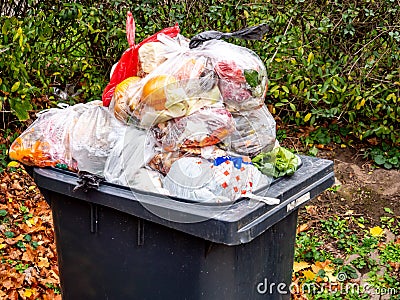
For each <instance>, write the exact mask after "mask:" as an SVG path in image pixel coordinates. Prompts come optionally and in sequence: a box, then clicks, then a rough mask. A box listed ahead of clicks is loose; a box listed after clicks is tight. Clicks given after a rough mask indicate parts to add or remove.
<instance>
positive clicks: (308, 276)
mask: <svg viewBox="0 0 400 300" xmlns="http://www.w3.org/2000/svg"><path fill="white" fill-rule="evenodd" d="M303 275H304V277H305V278H306V279H308V280H314V279H315V277H316V276H317V275H315V273H314V272H313V271H310V270H305V271H303Z"/></svg>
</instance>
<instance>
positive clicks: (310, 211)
mask: <svg viewBox="0 0 400 300" xmlns="http://www.w3.org/2000/svg"><path fill="white" fill-rule="evenodd" d="M306 211H307V213H308V214H309V215H311V216H315V215H317V214H318V211H317V207H316V206H315V205H309V206H306Z"/></svg>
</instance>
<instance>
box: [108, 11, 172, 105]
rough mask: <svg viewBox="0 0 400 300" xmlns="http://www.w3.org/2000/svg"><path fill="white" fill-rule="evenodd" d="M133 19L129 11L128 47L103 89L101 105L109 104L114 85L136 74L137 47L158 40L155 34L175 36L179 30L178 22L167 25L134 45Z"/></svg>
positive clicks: (137, 63)
mask: <svg viewBox="0 0 400 300" xmlns="http://www.w3.org/2000/svg"><path fill="white" fill-rule="evenodd" d="M135 32H136V26H135V20H134V19H133V16H132V13H131V12H130V11H129V12H128V16H127V18H126V38H127V40H128V44H129V49H127V50H126V51H125V52H124V53H123V54H122V56H121V58H120V60H119V62H118V64H117V65H116V67H115V69H114V73H113V74H112V76H111V79H110V82H109V83H108V85H107V86H106V88H105V89H104V91H103V96H102V100H103V105H104V106H109V105H110V102H111V99H112V97H113V94H114V91H115V87H116V86H117V85H118V84H119V83H121V82H122V81H124V80H125V79H126V78H128V77H132V76H136V75H137V73H138V67H139V48H140V47H141V46H142V45H144V44H146V43H149V42H158V39H157V36H158V34H160V33H163V34H165V35H167V36H169V37H172V38H173V37H176V36H177V35H178V33H179V32H180V29H179V26H178V23H176V24H175V26H173V27H167V28H164V29H162V30H160V31H159V32H157V33H155V34H153V35H152V36H149V37H147V38H146V39H144V40H143V41H142V42H140V43H139V44H137V45H135Z"/></svg>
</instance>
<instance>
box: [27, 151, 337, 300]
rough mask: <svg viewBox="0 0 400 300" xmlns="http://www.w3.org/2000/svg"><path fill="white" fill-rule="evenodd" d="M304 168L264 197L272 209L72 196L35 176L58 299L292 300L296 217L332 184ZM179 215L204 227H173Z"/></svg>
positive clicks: (325, 164)
mask: <svg viewBox="0 0 400 300" xmlns="http://www.w3.org/2000/svg"><path fill="white" fill-rule="evenodd" d="M302 160H303V166H302V167H301V168H300V169H299V170H298V171H297V172H296V173H295V175H293V176H291V177H287V178H283V179H281V180H279V181H277V182H275V183H274V184H272V185H271V187H270V188H269V189H268V195H269V196H271V197H272V196H273V197H277V198H280V199H281V203H280V204H279V205H276V206H267V205H265V204H263V203H254V202H251V201H249V200H247V199H239V201H237V202H236V203H234V204H233V205H230V206H218V205H197V204H192V203H187V202H182V201H179V199H173V198H169V197H165V196H161V195H155V194H145V193H144V194H143V195H141V196H142V197H140V199H141V200H140V201H138V199H137V197H135V195H134V194H135V193H133V192H132V191H131V190H129V189H126V188H123V187H118V186H115V185H111V184H102V185H101V186H100V188H99V189H98V190H90V191H88V192H87V193H84V192H82V191H77V192H74V191H73V188H74V187H75V186H76V181H77V177H76V176H74V175H73V174H68V173H66V172H63V171H58V170H55V169H35V170H34V178H35V181H36V182H37V184H38V186H39V187H40V189H41V191H42V192H43V194H44V196H45V197H46V199H47V200H48V201H49V202H50V203H51V208H52V213H53V218H54V227H55V236H56V245H57V252H58V261H59V269H60V280H61V288H62V295H63V299H68V300H69V299H71V300H76V299H96V300H99V299H112V300H114V299H151V300H156V299H194V300H195V299H207V300H209V299H211V300H212V299H232V300H234V299H290V293H289V285H290V283H291V276H292V266H293V256H294V242H295V234H296V225H297V210H298V207H299V205H301V204H303V203H305V202H307V201H308V200H309V199H311V198H313V197H315V196H317V195H318V194H319V193H321V192H322V191H323V190H325V189H326V188H328V187H329V186H331V185H332V184H333V182H334V174H333V163H332V162H331V161H327V160H322V159H317V158H309V157H302ZM152 207H154V208H157V209H158V210H157V211H164V212H165V213H166V215H169V216H171V219H170V220H168V218H165V217H159V216H157V214H154V213H153V212H154V210H152V209H151V208H152ZM149 208H150V209H149ZM177 215H193V216H201V217H202V218H203V221H201V222H194V223H179V222H175V221H173V220H175V219H176V218H175V217H176V216H177Z"/></svg>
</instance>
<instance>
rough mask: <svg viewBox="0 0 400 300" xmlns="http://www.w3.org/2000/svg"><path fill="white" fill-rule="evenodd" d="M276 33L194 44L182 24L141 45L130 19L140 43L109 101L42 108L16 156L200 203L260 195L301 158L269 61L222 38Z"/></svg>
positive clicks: (211, 35) (115, 79) (249, 31)
mask: <svg viewBox="0 0 400 300" xmlns="http://www.w3.org/2000/svg"><path fill="white" fill-rule="evenodd" d="M267 29H268V27H267V26H266V25H265V24H262V25H260V26H255V27H251V28H246V29H244V30H241V31H238V32H234V33H229V34H228V33H220V32H217V31H210V32H204V33H201V34H199V35H197V36H195V37H194V38H192V40H189V39H187V38H186V37H184V36H182V35H181V34H180V33H179V27H178V25H175V26H173V27H169V28H165V29H163V30H161V31H160V32H158V33H156V34H154V35H153V36H151V37H149V38H147V39H145V40H143V41H142V42H141V43H139V44H135V41H134V39H135V24H134V20H133V17H132V14H131V13H128V18H127V38H128V43H129V46H130V47H129V49H127V50H126V51H125V52H124V53H123V55H122V57H121V59H120V61H119V62H118V63H117V64H116V65H115V66H114V67H113V70H112V72H111V74H110V83H109V84H108V85H107V87H106V88H105V90H104V92H103V96H102V101H93V102H89V103H86V104H76V105H73V106H63V107H61V108H52V109H49V110H46V111H43V112H40V113H39V116H38V118H37V119H36V120H35V121H34V122H33V124H32V125H31V126H30V127H29V128H28V129H26V131H25V132H23V133H22V134H21V136H19V137H18V138H17V139H16V140H15V141H14V143H13V144H12V145H11V148H10V151H9V155H10V158H11V159H14V160H18V161H20V162H22V163H24V164H26V165H31V166H38V167H49V166H51V167H60V168H64V169H68V170H70V171H73V172H80V173H81V174H85V176H86V177H88V178H89V177H90V174H92V175H94V176H97V177H101V178H104V180H105V181H107V182H110V183H115V184H120V185H125V186H129V187H133V188H135V189H137V190H143V191H151V192H157V193H162V194H167V195H171V196H177V197H180V198H184V199H189V200H193V201H201V202H233V201H235V200H236V199H238V198H240V197H249V198H260V197H257V196H255V195H253V194H252V193H253V191H255V190H256V189H257V187H260V186H265V185H267V184H270V183H271V181H272V180H273V178H274V177H275V178H276V177H279V176H285V175H290V174H293V173H294V172H295V171H296V169H297V167H298V166H299V163H300V161H299V159H298V157H297V156H296V155H294V154H292V153H291V152H289V151H287V150H285V149H283V148H281V147H279V143H278V142H277V140H276V128H275V121H274V118H273V117H272V115H271V114H270V112H269V111H268V109H267V107H266V106H265V104H264V99H265V95H266V92H267V89H268V79H267V72H266V69H265V66H264V64H263V62H262V60H261V59H260V58H259V57H258V56H257V55H256V54H255V53H254V52H253V51H251V50H249V49H247V48H244V47H240V46H237V45H234V44H231V43H228V42H226V41H223V40H221V39H222V38H244V39H261V38H262V37H263V35H264V34H265V32H266V30H267ZM88 174H89V176H88ZM96 184H97V181H96ZM260 201H264V202H266V203H268V204H276V203H278V202H279V200H277V199H272V200H271V199H261V200H260Z"/></svg>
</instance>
